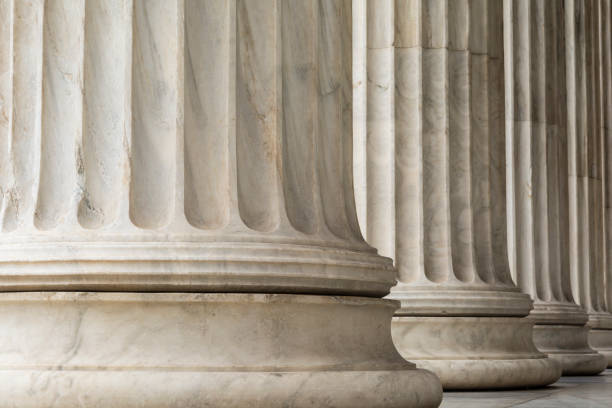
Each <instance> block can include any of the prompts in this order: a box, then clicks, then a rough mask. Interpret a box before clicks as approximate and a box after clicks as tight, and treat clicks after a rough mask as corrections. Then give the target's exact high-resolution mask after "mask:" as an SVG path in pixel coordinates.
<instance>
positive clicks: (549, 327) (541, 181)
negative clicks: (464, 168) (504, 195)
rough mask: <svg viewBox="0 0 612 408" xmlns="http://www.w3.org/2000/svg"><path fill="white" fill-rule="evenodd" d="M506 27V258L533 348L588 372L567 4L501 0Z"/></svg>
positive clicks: (591, 369)
mask: <svg viewBox="0 0 612 408" xmlns="http://www.w3.org/2000/svg"><path fill="white" fill-rule="evenodd" d="M505 7H506V10H505V12H506V21H507V22H508V24H506V26H505V45H506V47H505V50H506V51H505V56H506V68H507V72H506V108H507V110H506V134H507V150H506V151H507V160H508V162H509V165H508V169H509V172H508V175H507V179H508V192H509V194H508V208H509V211H508V224H509V232H508V236H509V242H508V246H509V249H510V250H509V258H510V265H511V271H512V273H513V277H514V279H515V282H517V284H518V285H519V287H520V288H521V289H522V290H523V291H524V292H525V293H528V294H529V295H530V296H531V298H532V299H533V300H534V310H532V311H531V313H530V318H531V319H532V320H533V321H534V322H535V324H536V326H535V328H534V342H535V344H536V346H537V347H538V349H539V350H540V351H542V352H544V353H547V354H548V355H549V356H550V357H551V358H553V359H555V360H557V361H559V362H560V363H561V364H562V366H563V374H564V375H575V374H581V375H594V374H597V373H599V372H601V371H603V370H604V368H605V365H606V363H605V357H604V356H602V355H601V354H598V353H596V352H595V351H594V350H592V349H591V348H590V347H589V345H588V338H587V333H588V328H587V327H585V323H586V322H587V315H586V313H585V312H584V310H582V309H581V308H580V307H579V306H578V305H577V304H576V303H575V302H574V299H573V296H572V291H571V281H570V257H569V229H568V225H567V222H566V220H567V219H568V217H569V208H568V178H567V176H568V159H567V158H568V148H567V146H568V143H567V105H566V103H565V100H566V69H565V61H566V55H565V49H566V47H565V8H564V2H563V1H562V0H550V1H548V0H542V1H540V0H538V1H520V0H519V1H507V2H506V3H505Z"/></svg>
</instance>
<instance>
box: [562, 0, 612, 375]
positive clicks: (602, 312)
mask: <svg viewBox="0 0 612 408" xmlns="http://www.w3.org/2000/svg"><path fill="white" fill-rule="evenodd" d="M603 6H604V3H603V2H599V1H598V2H590V1H582V0H567V1H566V30H567V31H566V41H567V43H566V44H567V66H568V79H567V81H568V82H567V84H568V85H567V90H568V148H569V198H570V200H569V204H570V205H569V209H570V218H569V221H570V272H571V277H572V291H573V294H574V298H575V299H576V300H577V302H578V303H579V304H580V305H581V306H582V307H583V308H584V310H585V311H586V312H587V315H588V325H589V327H590V328H591V330H590V332H589V342H590V344H591V346H593V348H595V349H596V350H598V351H600V352H602V353H603V354H605V355H606V356H608V355H609V352H608V353H606V352H605V349H606V348H607V347H610V344H612V342H610V337H609V336H608V340H606V339H605V337H606V334H607V333H606V331H604V330H600V329H605V328H608V327H610V324H611V323H612V320H611V317H612V316H610V314H609V313H608V312H607V311H606V305H605V263H604V262H605V253H604V249H605V247H604V238H605V230H604V195H603V192H604V190H603V188H604V184H603V177H604V172H603V161H604V144H603V143H604V131H603V130H604V128H603V124H604V123H603V118H604V110H603V108H604V105H603V101H604V99H603V96H604V94H603V92H602V90H603V88H604V86H603V85H604V81H603V79H604V78H605V77H604V76H603V75H604V73H603V69H602V64H603V63H604V61H605V58H602V56H603V55H604V54H602V41H603V37H602V33H603V32H604V31H605V30H602V27H603V25H602V23H603V22H604V21H605V18H602V10H604V9H605V8H606V7H603ZM601 335H603V336H601ZM602 337H603V338H602ZM606 343H607V344H608V346H607V347H603V349H602V346H603V345H604V344H606ZM608 364H609V357H608Z"/></svg>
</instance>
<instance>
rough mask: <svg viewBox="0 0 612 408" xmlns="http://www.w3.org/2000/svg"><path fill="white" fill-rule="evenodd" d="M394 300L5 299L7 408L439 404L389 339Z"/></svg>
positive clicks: (432, 382)
mask: <svg viewBox="0 0 612 408" xmlns="http://www.w3.org/2000/svg"><path fill="white" fill-rule="evenodd" d="M397 306H398V304H397V303H396V302H390V301H387V300H382V299H370V298H358V297H339V296H337V297H332V296H305V295H264V294H185V293H175V294H171V293H157V294H155V293H148V294H146V293H68V292H65V293H61V292H56V293H2V294H0V327H2V331H0V395H2V398H1V399H0V407H16V406H18V407H20V408H30V407H32V408H34V407H37V408H38V407H41V406H61V407H63V408H71V407H81V406H87V407H92V408H102V407H110V406H120V407H122V408H132V407H134V408H135V407H155V408H165V407H168V408H170V407H179V406H180V407H202V406H212V407H236V408H238V407H247V406H248V407H266V408H275V407H279V408H280V407H284V406H289V405H290V406H292V407H298V408H299V407H313V406H318V407H328V406H333V407H346V408H348V407H364V408H365V407H405V406H415V407H437V406H438V405H439V403H440V401H441V398H442V393H441V391H442V390H441V387H440V383H439V381H438V380H437V378H436V377H435V376H434V375H433V374H432V373H430V372H427V371H423V370H417V369H415V367H414V365H413V364H410V363H408V362H406V361H404V360H403V359H402V358H401V357H400V355H399V354H398V353H397V351H396V350H395V348H394V346H393V343H392V341H391V336H390V333H391V328H390V323H391V317H392V315H393V312H394V310H395V309H396V308H397Z"/></svg>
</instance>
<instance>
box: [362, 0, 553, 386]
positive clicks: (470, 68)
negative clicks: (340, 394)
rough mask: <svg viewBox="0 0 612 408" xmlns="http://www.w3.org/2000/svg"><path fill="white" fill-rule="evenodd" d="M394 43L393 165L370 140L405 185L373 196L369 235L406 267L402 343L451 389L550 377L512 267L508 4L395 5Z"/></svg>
mask: <svg viewBox="0 0 612 408" xmlns="http://www.w3.org/2000/svg"><path fill="white" fill-rule="evenodd" d="M387 21H388V25H390V21H389V20H387ZM394 44H395V108H394V109H395V139H394V140H395V148H394V149H395V168H394V172H395V174H393V171H390V170H389V169H388V168H387V167H386V166H385V165H384V164H383V162H382V160H378V157H379V151H377V150H375V149H374V148H373V147H372V146H370V145H368V162H367V163H368V169H367V172H368V180H369V179H370V177H371V176H370V174H376V176H375V177H373V178H374V179H376V180H387V179H394V180H395V189H394V190H395V191H388V192H386V193H385V195H383V196H381V193H380V192H378V193H377V195H373V194H368V196H367V200H365V201H367V213H368V215H367V218H368V228H367V230H368V234H367V239H368V241H369V242H370V243H371V244H372V245H373V246H375V247H379V248H386V247H388V246H390V247H391V248H392V250H389V252H388V253H389V254H392V253H393V251H394V252H395V262H396V266H397V268H398V271H399V281H400V282H399V284H398V286H397V287H395V288H394V289H393V291H392V294H391V297H392V298H394V299H398V300H401V302H402V307H401V309H400V310H399V311H398V312H396V317H395V318H394V324H393V337H394V341H395V344H396V345H397V347H398V349H399V350H400V352H401V353H402V355H403V356H404V357H405V358H406V359H408V360H410V361H414V362H416V363H417V365H420V366H422V367H426V368H428V369H431V370H433V371H434V372H435V373H436V374H437V375H438V376H439V377H440V378H441V380H442V384H443V386H445V387H446V388H463V389H467V388H481V389H482V388H500V387H517V386H535V385H542V384H548V383H551V382H553V381H555V380H556V379H557V378H558V377H559V375H560V368H559V367H558V365H557V364H556V363H555V362H553V361H551V360H549V359H548V358H547V357H546V355H544V354H542V353H540V352H538V350H537V349H536V348H535V346H534V345H533V342H532V338H531V335H532V333H531V329H532V323H531V322H529V321H527V320H526V319H524V318H523V317H524V316H526V315H527V314H528V313H529V310H530V309H531V307H532V302H531V300H530V299H529V296H527V295H525V294H522V293H521V292H520V291H519V289H518V288H517V287H516V286H515V285H514V284H513V282H512V278H511V276H510V270H509V267H508V255H507V239H506V192H505V174H506V173H505V134H504V58H503V50H504V48H503V3H502V1H501V0H493V1H492V0H478V1H443V0H427V1H425V0H406V1H398V2H395V41H394ZM384 63H385V62H384V60H383V59H382V58H381V59H380V60H379V61H378V64H381V65H382V64H384ZM372 65H373V64H371V65H369V68H370V69H371V66H372ZM370 126H371V128H370V129H369V131H372V132H375V131H377V129H378V127H375V126H373V124H372V125H370ZM380 137H382V135H381V136H380ZM392 141H393V140H390V143H391V142H392ZM369 188H370V185H368V189H369ZM389 194H391V195H392V198H391V197H389V196H388V195H389ZM362 200H363V198H362ZM362 202H363V201H362ZM388 202H390V203H393V204H394V211H391V208H392V207H391V206H389V207H388V208H385V210H384V211H381V210H380V208H381V206H382V205H385V203H388ZM381 218H382V219H384V221H381V220H380V219H381ZM374 223H375V224H377V225H378V226H379V227H380V226H383V225H384V226H386V225H390V226H391V227H384V228H379V229H378V230H376V228H375V227H371V224H374ZM371 231H376V232H378V233H377V234H372V233H371ZM382 232H384V234H383V233H382ZM387 242H391V245H388V244H387Z"/></svg>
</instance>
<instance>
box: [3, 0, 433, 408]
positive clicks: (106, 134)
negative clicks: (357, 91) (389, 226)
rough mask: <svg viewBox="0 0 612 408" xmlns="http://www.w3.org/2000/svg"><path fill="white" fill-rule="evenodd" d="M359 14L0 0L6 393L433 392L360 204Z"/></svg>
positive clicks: (208, 396)
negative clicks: (409, 344)
mask: <svg viewBox="0 0 612 408" xmlns="http://www.w3.org/2000/svg"><path fill="white" fill-rule="evenodd" d="M352 18H353V15H352V10H351V0H340V1H333V0H325V1H318V0H286V1H281V2H279V1H276V0H257V1H250V0H184V1H183V0H181V1H167V0H151V1H131V0H100V1H97V0H96V1H80V2H75V1H71V0H54V1H50V0H49V1H43V0H15V1H0V109H1V111H0V112H1V115H0V292H1V293H0V321H2V326H3V330H2V334H0V343H1V344H2V347H0V349H1V350H0V377H2V379H1V381H0V382H1V383H2V386H0V388H2V389H1V390H0V394H2V396H3V397H2V399H1V400H0V406H2V407H9V406H11V407H14V406H19V407H39V406H51V405H55V406H62V407H77V406H82V405H83V404H86V405H87V406H91V407H108V406H121V407H127V408H129V407H142V406H150V407H176V406H181V407H183V406H184V407H188V406H198V407H200V406H214V407H222V406H224V407H245V406H249V407H266V408H270V407H281V406H292V407H312V406H320V407H324V406H334V407H346V408H349V407H351V408H353V407H364V408H365V407H368V408H371V407H381V408H382V407H405V406H422V407H435V406H437V405H438V404H439V403H440V399H441V387H440V384H439V381H438V380H437V379H436V378H435V376H434V375H433V374H431V373H429V372H425V371H423V370H416V369H415V368H414V365H412V364H410V363H407V362H406V361H405V360H403V359H402V358H401V357H400V355H399V354H398V353H397V351H396V350H395V348H394V346H393V343H392V340H391V331H390V324H391V316H392V313H393V310H394V308H396V307H397V306H398V304H396V303H394V302H389V301H386V300H382V299H380V298H381V297H383V296H384V295H386V294H388V293H389V289H390V287H391V286H393V285H394V284H395V283H396V276H395V270H394V268H393V265H392V262H391V260H390V259H388V258H384V257H382V256H379V255H378V254H377V253H376V250H375V249H374V248H372V247H370V246H369V245H368V244H366V242H365V241H364V239H363V238H362V236H361V233H360V229H359V225H358V222H357V214H356V209H355V202H354V193H353V167H352V156H353V150H352V138H353V131H352V122H353V119H352V93H353V87H352V58H353V56H352V41H351V36H352ZM13 291H20V292H23V293H19V294H14V293H8V292H13ZM40 291H44V292H45V293H40ZM101 292H112V293H101ZM147 292H156V293H147ZM159 292H166V293H159ZM187 292H192V293H187ZM211 292H220V293H218V294H211ZM228 293H233V294H228ZM313 295H321V296H313ZM351 296H352V297H351Z"/></svg>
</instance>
